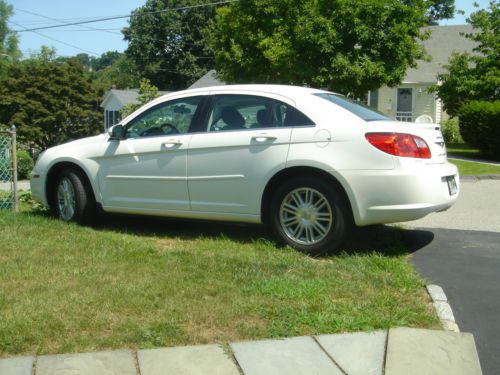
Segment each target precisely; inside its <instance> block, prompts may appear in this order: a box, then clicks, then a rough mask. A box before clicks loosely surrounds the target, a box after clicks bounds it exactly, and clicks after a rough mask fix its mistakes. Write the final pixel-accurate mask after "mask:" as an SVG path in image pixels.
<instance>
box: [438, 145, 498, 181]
mask: <svg viewBox="0 0 500 375" xmlns="http://www.w3.org/2000/svg"><path fill="white" fill-rule="evenodd" d="M446 150H447V153H448V158H449V159H450V162H451V163H453V164H455V165H456V166H457V167H458V171H459V173H460V175H461V176H470V175H485V174H500V166H496V165H491V164H483V163H476V162H471V161H464V160H459V159H454V158H453V157H465V158H471V159H475V160H478V161H486V162H488V161H493V162H495V161H498V162H500V159H499V158H496V157H494V156H492V155H486V154H484V153H481V151H480V150H478V149H474V148H471V147H469V146H467V145H466V144H464V143H450V144H447V145H446Z"/></svg>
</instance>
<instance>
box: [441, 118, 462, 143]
mask: <svg viewBox="0 0 500 375" xmlns="http://www.w3.org/2000/svg"><path fill="white" fill-rule="evenodd" d="M441 132H442V133H443V137H444V141H445V142H446V143H463V141H464V140H463V139H462V136H461V135H460V129H459V127H458V119H456V118H453V119H449V120H446V121H443V122H442V123H441Z"/></svg>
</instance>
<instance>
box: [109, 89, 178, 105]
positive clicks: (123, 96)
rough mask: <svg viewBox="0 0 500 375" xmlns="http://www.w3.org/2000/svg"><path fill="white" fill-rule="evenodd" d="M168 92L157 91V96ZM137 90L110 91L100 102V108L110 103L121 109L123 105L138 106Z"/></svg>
mask: <svg viewBox="0 0 500 375" xmlns="http://www.w3.org/2000/svg"><path fill="white" fill-rule="evenodd" d="M167 93H168V91H158V96H162V95H165V94H167ZM138 97H139V89H128V90H117V89H111V90H109V91H108V92H107V93H106V94H105V95H104V98H103V100H102V102H101V107H102V108H106V106H107V104H108V103H109V102H111V101H113V103H114V104H115V105H116V104H118V106H120V107H123V106H124V105H125V104H140V103H139V100H138Z"/></svg>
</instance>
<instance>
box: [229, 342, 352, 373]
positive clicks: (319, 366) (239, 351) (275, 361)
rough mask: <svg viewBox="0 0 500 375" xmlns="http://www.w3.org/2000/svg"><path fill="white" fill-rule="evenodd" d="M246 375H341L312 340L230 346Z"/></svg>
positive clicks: (241, 343) (248, 343)
mask: <svg viewBox="0 0 500 375" xmlns="http://www.w3.org/2000/svg"><path fill="white" fill-rule="evenodd" d="M230 346H231V349H232V350H233V353H234V355H235V357H236V360H237V361H238V364H239V365H240V367H241V369H242V370H243V373H244V374H245V375H337V374H338V375H342V372H341V371H340V369H339V368H338V367H337V366H336V365H335V363H334V362H332V360H331V359H330V358H329V357H328V355H327V354H326V353H325V352H324V351H323V350H322V349H321V347H320V346H319V345H318V344H317V343H316V341H314V339H313V338H312V337H294V338H288V339H283V340H263V341H249V342H238V343H231V344H230Z"/></svg>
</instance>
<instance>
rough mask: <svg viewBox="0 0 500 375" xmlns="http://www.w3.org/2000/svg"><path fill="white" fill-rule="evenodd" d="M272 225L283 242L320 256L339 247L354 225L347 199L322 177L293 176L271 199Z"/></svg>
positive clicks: (275, 233) (274, 231)
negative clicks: (321, 178)
mask: <svg viewBox="0 0 500 375" xmlns="http://www.w3.org/2000/svg"><path fill="white" fill-rule="evenodd" d="M270 214H271V217H270V225H271V229H272V231H273V233H274V235H275V236H276V237H277V238H278V239H279V240H280V241H281V242H282V243H284V244H288V245H290V246H291V247H293V248H295V249H297V250H299V251H302V252H305V253H308V254H311V255H321V254H326V253H330V252H333V251H334V250H336V249H338V247H339V246H340V245H341V243H342V241H343V240H344V238H345V236H346V234H347V232H348V231H349V230H350V228H351V226H352V224H351V221H350V220H349V218H350V215H349V211H348V208H347V205H346V202H345V200H344V198H343V197H342V195H341V194H339V193H338V192H337V191H336V189H335V188H334V187H332V186H330V185H328V184H327V183H325V182H324V181H322V180H320V179H319V178H305V177H304V178H293V179H291V180H288V181H287V182H285V183H284V184H283V185H281V186H280V187H279V188H278V189H277V191H276V192H275V194H274V196H273V199H272V202H271V213H270Z"/></svg>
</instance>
